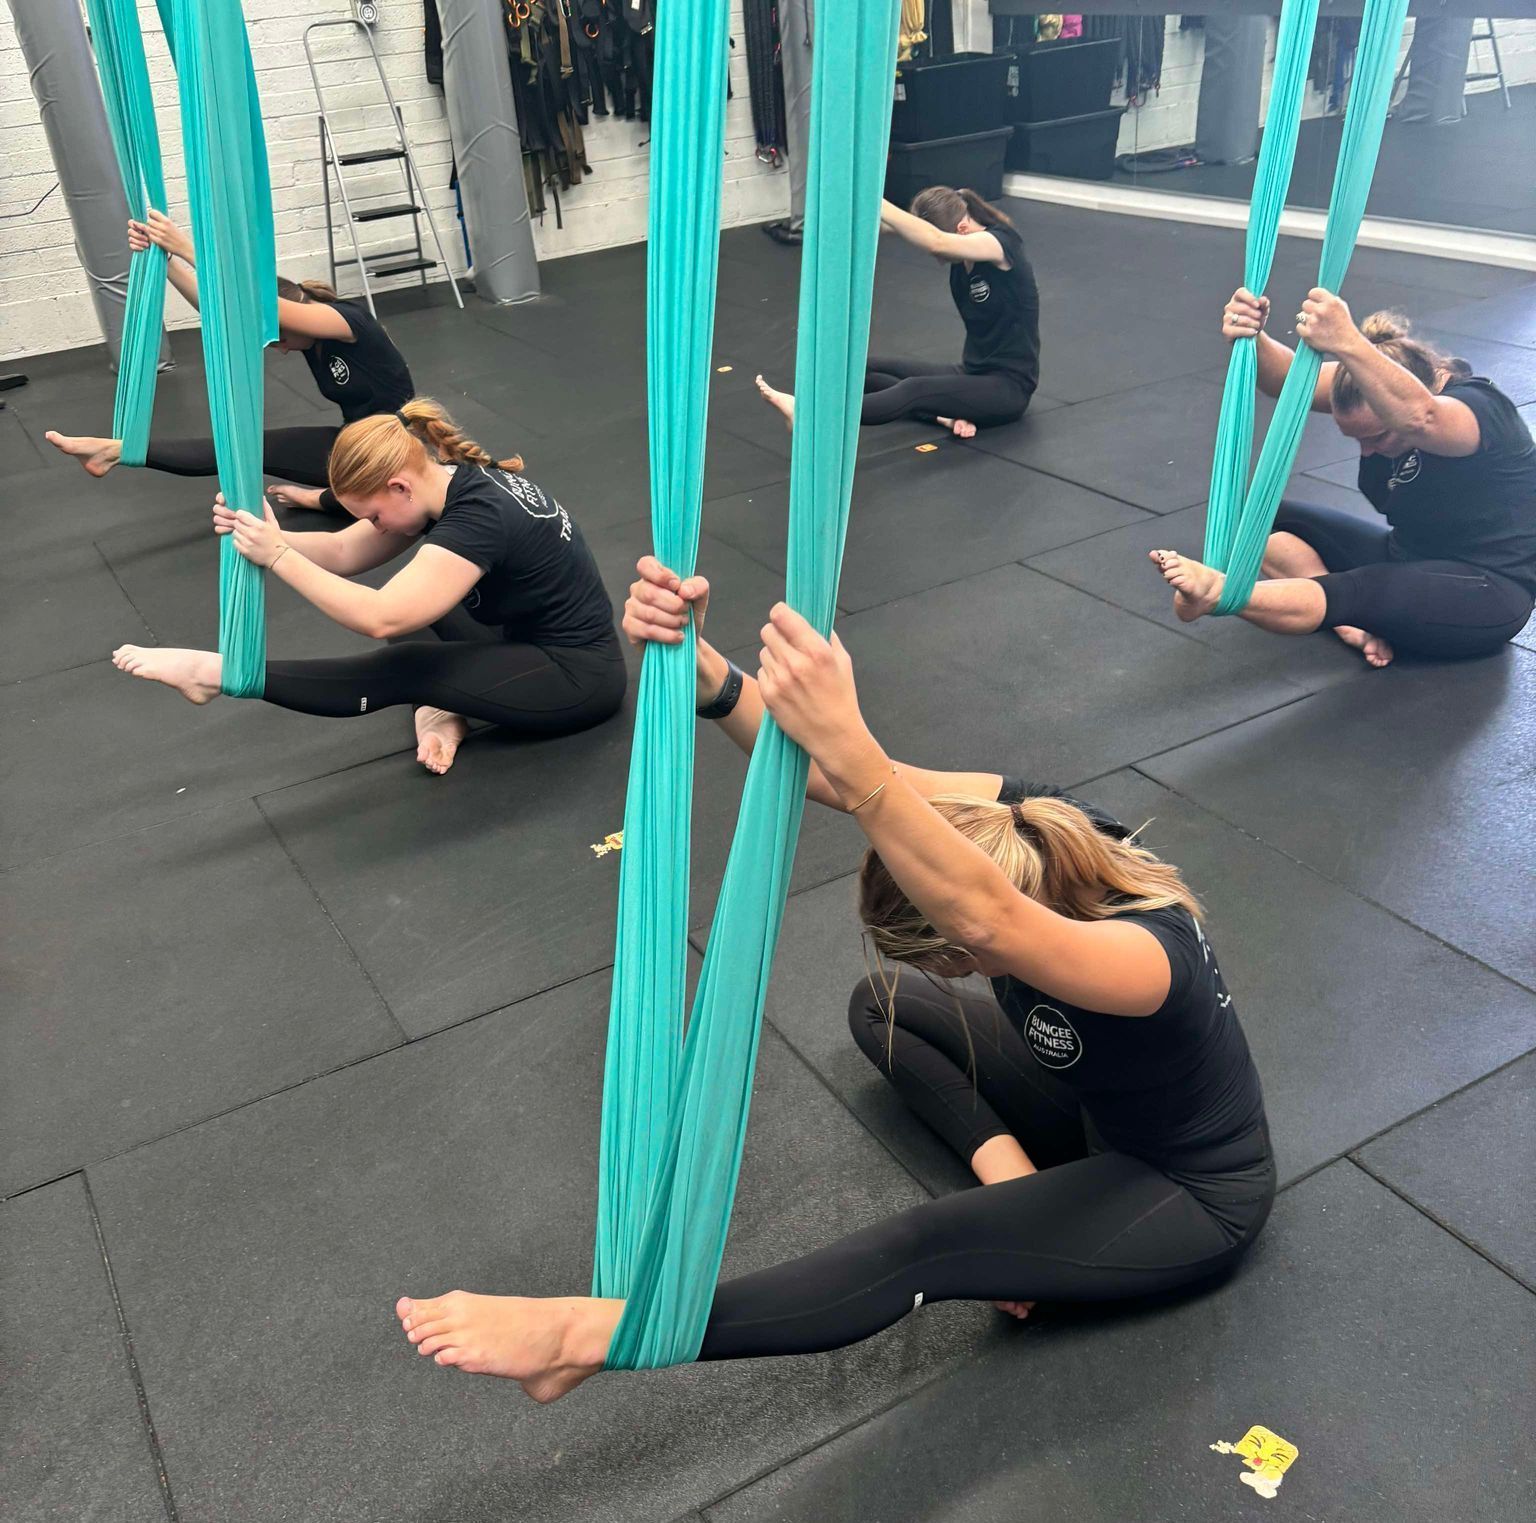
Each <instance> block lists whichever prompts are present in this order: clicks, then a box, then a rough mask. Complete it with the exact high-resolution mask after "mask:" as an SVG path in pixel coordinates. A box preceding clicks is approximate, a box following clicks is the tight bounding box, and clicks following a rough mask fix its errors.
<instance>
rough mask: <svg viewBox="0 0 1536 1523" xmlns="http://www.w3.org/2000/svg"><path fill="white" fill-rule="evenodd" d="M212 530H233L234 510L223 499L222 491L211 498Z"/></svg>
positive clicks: (217, 531) (216, 532)
mask: <svg viewBox="0 0 1536 1523" xmlns="http://www.w3.org/2000/svg"><path fill="white" fill-rule="evenodd" d="M213 532H214V533H215V534H233V533H234V532H235V510H234V509H233V508H232V507H230V506H229V504H228V503H227V502H225V501H224V494H223V493H222V492H220V493H219V495H218V496H217V497H215V498H214V499H213Z"/></svg>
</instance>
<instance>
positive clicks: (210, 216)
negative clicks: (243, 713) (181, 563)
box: [159, 0, 277, 698]
mask: <svg viewBox="0 0 1536 1523" xmlns="http://www.w3.org/2000/svg"><path fill="white" fill-rule="evenodd" d="M159 3H160V16H161V19H162V20H163V21H164V23H165V30H166V38H167V40H168V41H169V43H170V46H171V54H172V57H173V58H174V59H175V61H176V73H177V77H178V79H179V81H180V85H181V135H182V144H183V151H184V153H185V155H186V166H187V196H188V199H189V201H190V202H191V206H192V236H193V241H194V243H195V244H196V247H197V290H198V307H199V309H200V311H201V313H202V319H203V368H204V371H205V372H206V374H207V378H208V412H209V415H210V417H211V418H212V422H213V450H214V457H215V459H216V460H217V461H218V467H219V489H220V490H221V491H222V492H223V493H224V500H225V501H226V502H227V503H228V504H229V505H230V506H231V507H233V508H244V509H245V510H246V511H247V512H250V513H254V514H255V515H256V516H257V517H258V518H260V517H261V516H262V515H263V513H264V512H265V506H266V505H265V501H264V499H263V497H262V490H261V454H262V380H263V376H262V350H263V348H264V347H265V346H266V345H267V344H269V343H271V342H272V341H273V340H275V339H276V338H277V262H276V255H275V252H274V249H273V242H272V186H271V180H270V178H269V176H268V173H267V148H266V140H265V138H264V136H263V134H262V127H261V101H260V99H259V97H258V96H257V93H256V71H255V69H254V67H253V66H252V63H251V50H250V44H249V42H248V40H247V38H246V32H245V18H244V17H243V16H242V15H241V14H240V4H239V0H159ZM262 582H263V572H262V570H261V568H260V567H258V566H254V565H252V564H251V562H250V561H248V560H246V559H245V557H244V556H243V555H241V554H240V552H239V551H238V550H236V549H235V546H234V542H233V540H232V539H231V538H230V537H229V536H228V535H226V536H224V537H223V538H222V539H221V540H220V541H219V652H220V654H221V655H222V656H223V658H224V677H223V690H224V692H226V693H227V694H229V695H230V696H231V697H233V698H259V697H260V696H261V694H262V690H263V688H264V686H265V682H266V649H267V623H266V607H265V603H264V600H263V596H262V593H263V586H262Z"/></svg>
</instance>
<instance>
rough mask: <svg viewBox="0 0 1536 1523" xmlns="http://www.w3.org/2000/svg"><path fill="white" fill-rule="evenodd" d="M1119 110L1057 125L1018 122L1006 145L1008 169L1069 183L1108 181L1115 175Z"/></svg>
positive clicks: (1077, 118)
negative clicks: (1064, 178) (1065, 179)
mask: <svg viewBox="0 0 1536 1523" xmlns="http://www.w3.org/2000/svg"><path fill="white" fill-rule="evenodd" d="M1124 114H1125V113H1124V112H1123V110H1122V109H1121V108H1120V107H1119V106H1111V107H1110V108H1109V110H1108V111H1091V112H1089V113H1088V114H1087V115H1086V116H1068V117H1064V118H1063V119H1062V120H1061V121H1058V122H1021V123H1019V124H1018V125H1017V126H1016V127H1015V128H1014V129H1013V139H1012V141H1011V142H1010V143H1009V145H1008V167H1009V168H1010V169H1020V170H1027V171H1028V172H1029V173H1030V174H1037V175H1065V176H1066V177H1067V178H1068V179H1072V180H1107V179H1109V178H1110V177H1111V176H1112V175H1113V174H1114V172H1115V147H1116V144H1117V143H1118V142H1119V140H1120V118H1121V117H1122V116H1123V115H1124Z"/></svg>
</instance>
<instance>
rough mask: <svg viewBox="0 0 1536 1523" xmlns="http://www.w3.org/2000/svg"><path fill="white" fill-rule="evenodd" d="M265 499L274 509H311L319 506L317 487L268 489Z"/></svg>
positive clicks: (318, 490) (318, 489)
mask: <svg viewBox="0 0 1536 1523" xmlns="http://www.w3.org/2000/svg"><path fill="white" fill-rule="evenodd" d="M267 499H268V501H270V502H271V504H272V506H273V507H274V508H311V509H317V508H319V506H320V488H319V487H293V486H280V487H268V488H267Z"/></svg>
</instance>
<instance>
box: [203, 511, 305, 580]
mask: <svg viewBox="0 0 1536 1523" xmlns="http://www.w3.org/2000/svg"><path fill="white" fill-rule="evenodd" d="M223 500H224V499H223V494H222V493H221V494H220V496H219V502H221V503H222V502H223ZM223 511H224V512H225V513H226V514H228V513H229V509H228V508H227V507H226V508H225V509H224V510H223ZM219 512H220V510H219V507H218V506H217V505H215V507H214V510H213V517H214V524H213V526H214V529H215V531H216V532H218V533H220V534H223V533H233V534H234V536H235V549H237V550H238V551H239V552H240V553H241V555H243V556H244V557H245V558H246V560H248V561H250V562H251V564H252V565H253V566H260V567H262V568H263V569H265V568H267V567H269V566H271V565H272V564H273V562H275V561H276V560H277V558H278V556H280V555H281V554H282V553H283V551H284V550H286V549H287V548H288V544H287V541H286V540H284V538H283V534H282V530H281V528H280V527H279V526H278V522H277V515H276V514H274V513H273V511H272V508H271V505H270V504H268V505H267V506H266V512H265V516H264V517H262V518H257V516H256V515H255V514H254V513H247V512H246V510H245V509H244V508H241V509H239V510H238V511H237V512H235V513H234V514H233V515H231V517H232V519H233V522H232V523H231V526H230V528H229V529H228V530H225V529H221V528H220V527H219Z"/></svg>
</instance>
